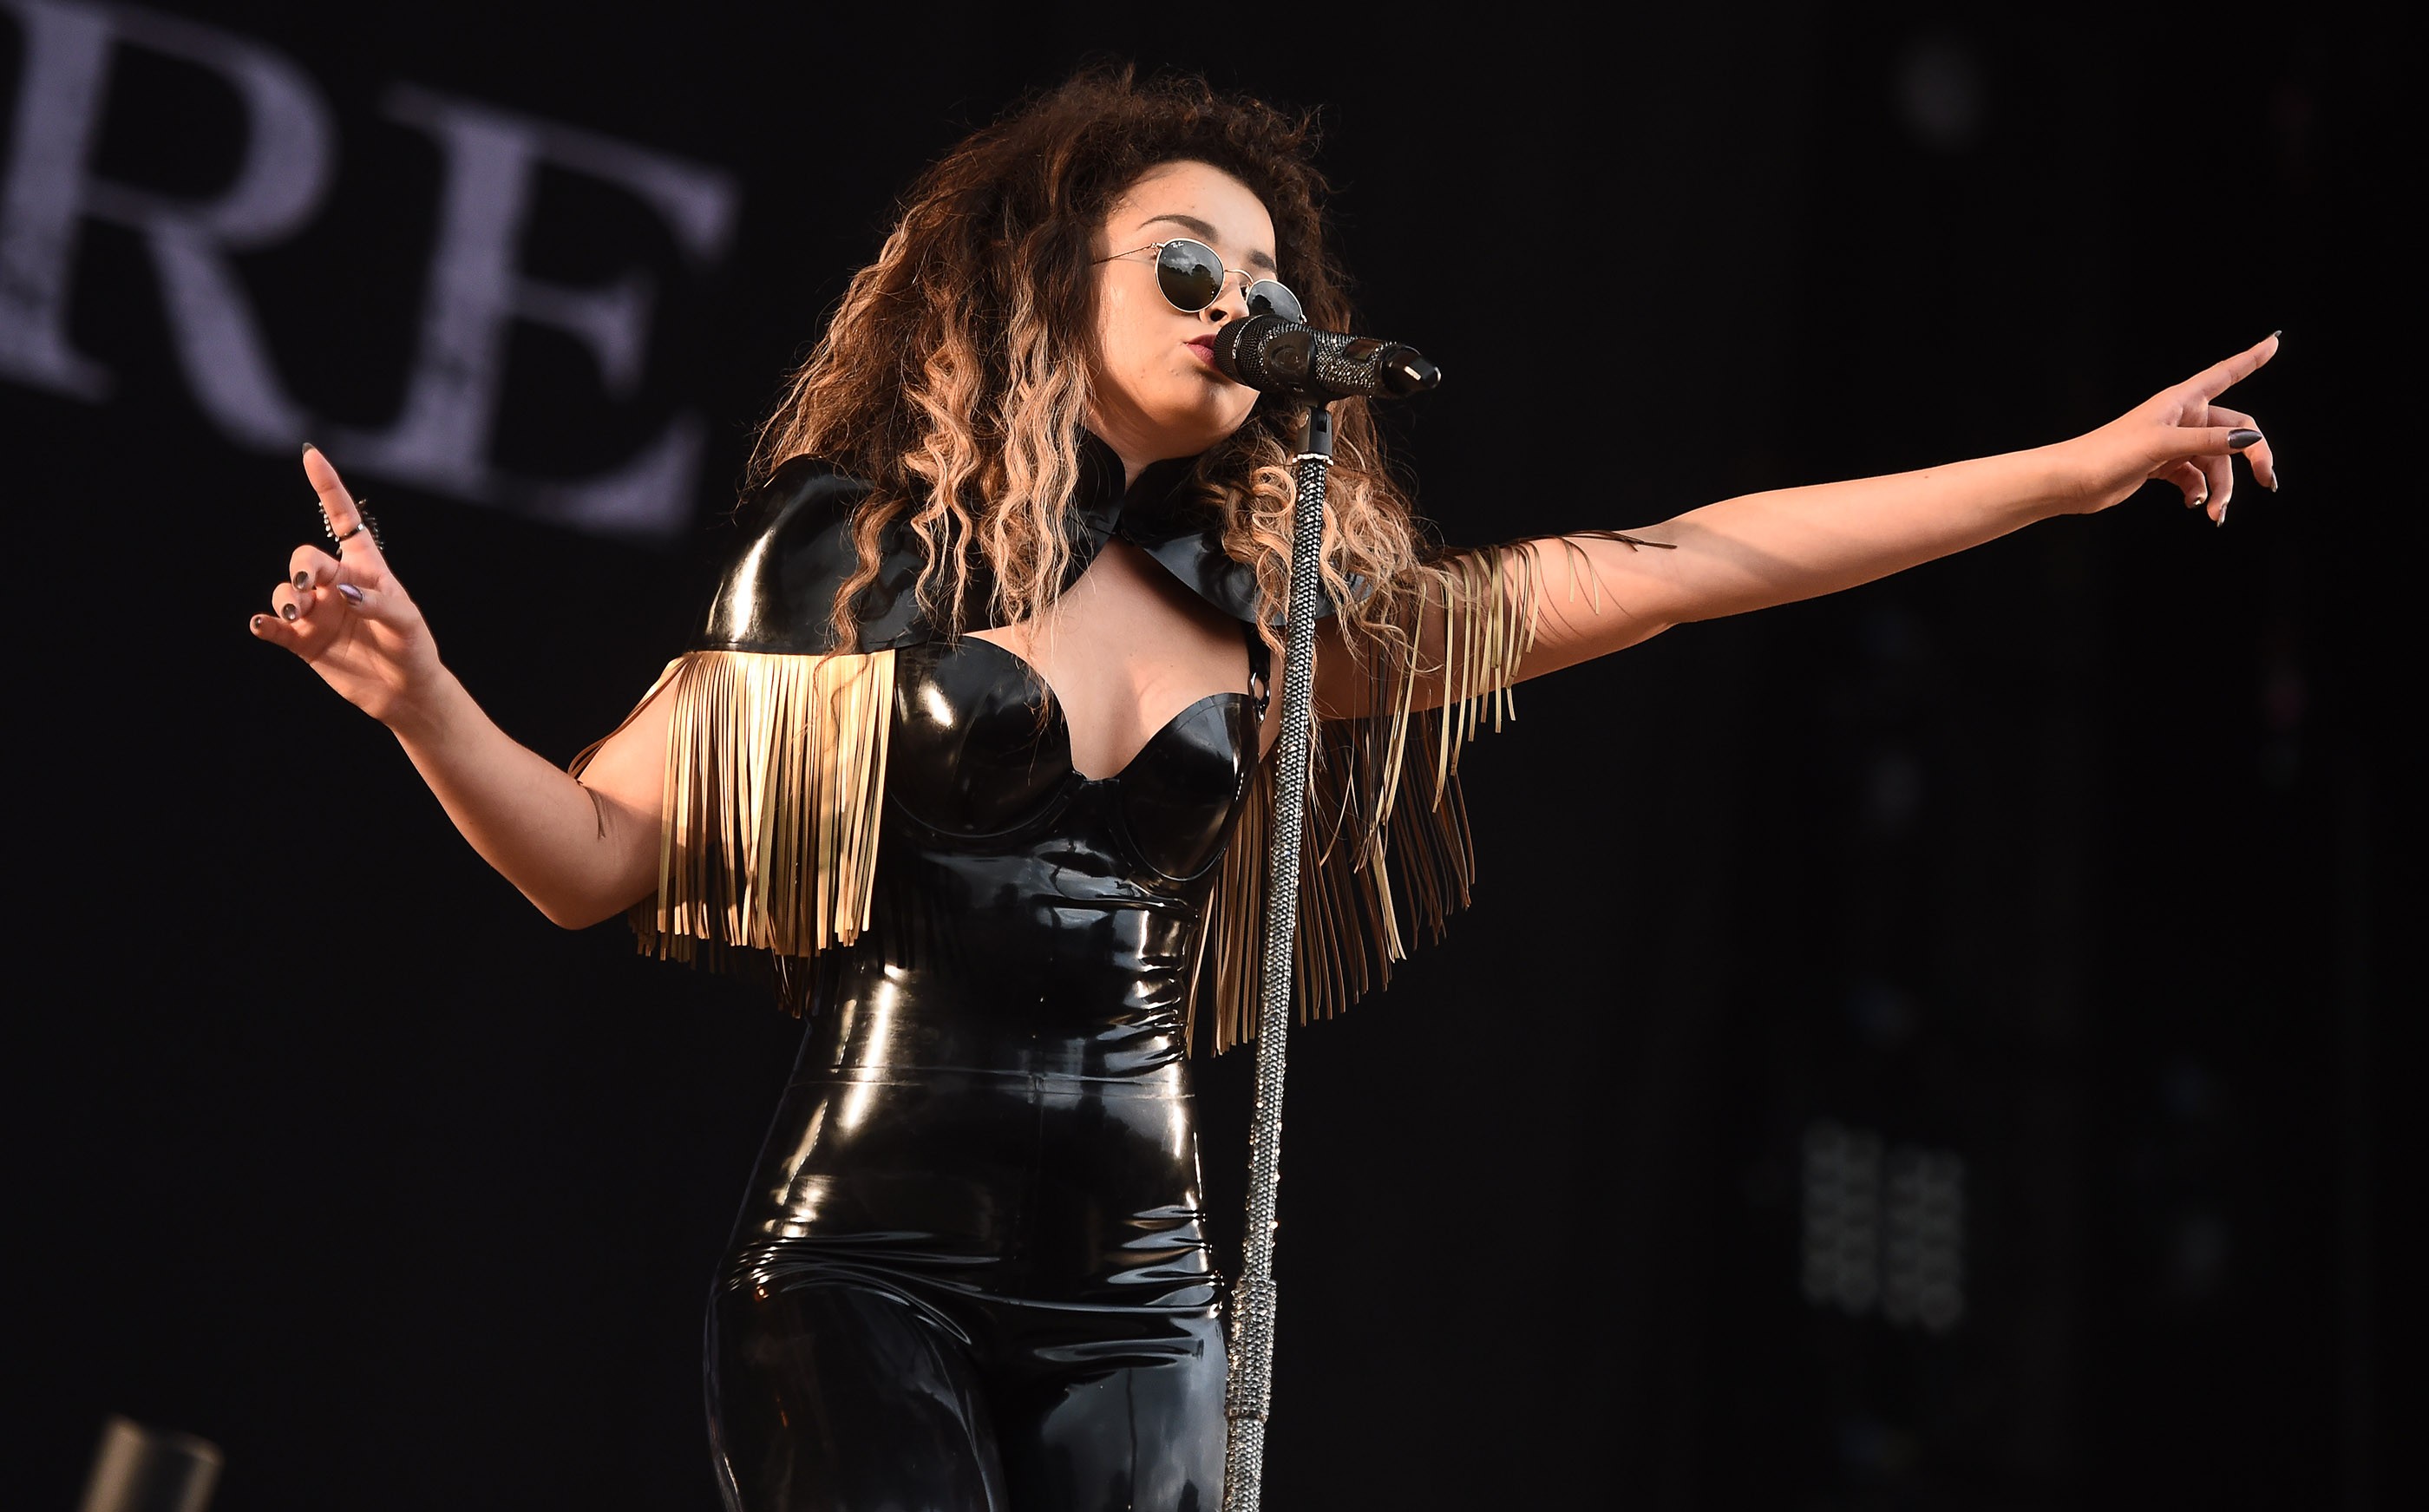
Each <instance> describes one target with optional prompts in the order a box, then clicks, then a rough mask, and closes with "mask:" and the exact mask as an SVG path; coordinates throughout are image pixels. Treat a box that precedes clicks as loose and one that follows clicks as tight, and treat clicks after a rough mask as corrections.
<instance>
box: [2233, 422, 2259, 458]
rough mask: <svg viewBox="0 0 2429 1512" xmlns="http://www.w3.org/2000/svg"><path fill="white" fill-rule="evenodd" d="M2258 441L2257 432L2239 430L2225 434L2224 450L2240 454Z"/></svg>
mask: <svg viewBox="0 0 2429 1512" xmlns="http://www.w3.org/2000/svg"><path fill="white" fill-rule="evenodd" d="M2259 439H2260V433H2259V432H2258V431H2255V430H2250V429H2244V428H2239V429H2236V430H2232V431H2229V432H2227V433H2226V449H2227V450H2228V451H2230V452H2240V451H2242V450H2243V449H2244V448H2245V447H2247V446H2251V445H2253V444H2254V443H2256V442H2257V441H2258V440H2259Z"/></svg>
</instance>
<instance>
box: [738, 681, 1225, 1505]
mask: <svg viewBox="0 0 2429 1512" xmlns="http://www.w3.org/2000/svg"><path fill="white" fill-rule="evenodd" d="M1244 638H1245V639H1246V640H1248V643H1249V650H1248V660H1249V661H1250V664H1251V667H1252V679H1251V685H1252V687H1255V688H1258V689H1262V684H1263V666H1262V657H1263V647H1262V644H1261V643H1258V642H1256V640H1255V637H1254V636H1253V635H1252V634H1251V635H1247V636H1245V637H1244ZM1263 701H1264V699H1263V696H1262V692H1261V691H1260V692H1257V693H1217V694H1215V695H1212V696H1210V697H1208V698H1203V699H1200V700H1198V702H1197V703H1195V704H1193V705H1191V706H1190V707H1189V708H1187V709H1185V710H1183V711H1181V714H1180V715H1177V716H1176V717H1175V718H1174V719H1173V720H1172V721H1171V722H1170V723H1168V724H1166V725H1165V727H1164V729H1163V730H1161V731H1158V732H1157V733H1156V734H1155V736H1154V737H1153V738H1152V739H1150V740H1149V741H1148V744H1147V745H1146V747H1145V748H1142V749H1141V750H1140V751H1139V752H1138V754H1137V755H1136V756H1135V757H1134V758H1132V761H1131V762H1130V764H1128V765H1127V766H1126V767H1124V769H1123V770H1122V771H1121V772H1119V773H1117V774H1115V775H1114V776H1112V777H1109V778H1105V779H1102V780H1098V781H1090V780H1088V779H1085V778H1082V776H1080V774H1079V773H1077V772H1076V771H1074V770H1073V769H1072V766H1071V764H1070V755H1069V752H1070V742H1069V733H1068V731H1067V730H1066V728H1065V727H1064V725H1063V718H1062V715H1061V713H1060V711H1059V709H1058V708H1057V707H1056V706H1055V705H1054V703H1053V701H1052V699H1051V698H1050V695H1049V693H1048V692H1047V690H1046V689H1045V688H1044V687H1043V686H1042V684H1041V683H1040V682H1038V680H1037V679H1036V677H1035V676H1034V675H1033V672H1032V671H1031V669H1030V668H1029V666H1027V664H1026V663H1024V662H1022V661H1021V659H1020V658H1018V657H1017V656H1016V655H1014V654H1013V653H1011V652H1010V651H1007V650H1005V649H1001V648H1000V647H997V646H995V645H993V644H992V643H990V642H987V641H983V640H978V639H975V638H968V637H965V638H963V639H961V640H958V641H950V642H949V641H943V640H929V639H924V638H923V639H919V640H914V641H912V642H909V643H907V645H906V646H905V649H901V650H899V651H898V655H897V661H896V669H895V708H894V715H893V725H892V730H891V731H890V751H889V756H888V772H887V779H886V781H887V788H886V804H885V815H884V826H885V828H884V837H883V840H882V843H881V848H880V858H881V859H880V863H879V872H878V885H877V895H876V902H875V906H874V912H873V918H872V925H871V928H870V929H869V930H868V931H867V932H866V933H864V934H863V935H862V936H861V937H860V939H859V941H858V943H857V944H855V945H852V946H850V947H847V948H842V949H838V950H835V951H832V952H829V953H828V954H826V955H823V956H821V957H819V958H818V963H817V968H816V969H817V971H818V993H817V1001H816V1008H815V1010H814V1012H813V1015H812V1018H811V1022H810V1026H809V1029H808V1033H807V1036H806V1039H805V1041H804V1044H803V1047H802V1051H801V1060H800V1063H799V1065H798V1067H797V1068H796V1071H795V1074H794V1076H793V1080H792V1082H791V1085H790V1086H789V1087H788V1089H787V1091H786V1093H785V1097H784V1100H783V1103H782V1105H781V1107H780V1109H779V1110H778V1113H777V1117H776V1121H775V1126H774V1127H773V1129H772V1130H771V1131H770V1133H769V1135H768V1142H767V1145H766V1147H765V1150H764V1151H763V1153H762V1155H761V1158H760V1161H759V1165H758V1168H757V1171H756V1173H755V1174H754V1175H753V1177H752V1183H751V1187H750V1191H749V1193H748V1195H747V1197H746V1199H745V1202H744V1206H743V1210H742V1213H741V1216H740V1219H739V1221H738V1223H737V1225H736V1229H735V1244H734V1249H733V1253H732V1254H731V1256H730V1257H729V1259H728V1262H727V1265H726V1268H725V1271H724V1274H722V1276H721V1277H720V1280H719V1286H718V1288H717V1290H716V1293H715V1297H714V1300H713V1303H712V1307H711V1313H710V1318H709V1338H708V1345H709V1357H708V1396H709V1421H710V1428H711V1434H712V1438H713V1439H714V1442H715V1447H716V1451H717V1455H718V1464H719V1470H720V1471H721V1473H722V1476H723V1482H722V1484H723V1487H724V1489H725V1492H726V1497H727V1504H728V1505H729V1506H731V1507H735V1508H738V1509H743V1512H779V1509H781V1512H856V1509H863V1508H867V1509H875V1508H893V1507H939V1508H942V1507H950V1508H991V1509H992V1508H1033V1509H1037V1512H1046V1509H1049V1508H1051V1509H1095V1508H1115V1507H1120V1508H1133V1507H1135V1508H1149V1507H1153V1508H1182V1507H1199V1508H1205V1509H1208V1512H1212V1509H1213V1508H1214V1507H1215V1505H1216V1504H1217V1503H1218V1502H1219V1500H1220V1495H1221V1486H1222V1471H1223V1449H1224V1428H1225V1424H1224V1418H1223V1385H1224V1364H1225V1356H1224V1340H1223V1333H1222V1327H1221V1322H1220V1317H1219V1305H1220V1298H1221V1280H1220V1277H1219V1275H1218V1274H1217V1273H1216V1272H1215V1267H1214V1264H1213V1261H1212V1259H1211V1257H1210V1256H1209V1254H1208V1249H1207V1243H1206V1238H1205V1234H1204V1228H1203V1219H1202V1214H1201V1211H1200V1202H1199V1190H1200V1189H1199V1182H1198V1147H1197V1136H1196V1132H1195V1126H1194V1123H1193V1119H1192V1114H1191V1094H1190V1090H1189V1083H1188V1074H1187V1067H1186V1061H1185V1055H1186V1048H1187V1047H1186V1044H1185V1042H1184V1036H1183V1020H1184V1012H1185V1010H1186V1007H1187V994H1188V992H1189V990H1190V985H1191V975H1192V969H1193V965H1194V962H1195V959H1196V955H1197V947H1198V927H1199V922H1200V918H1201V912H1202V907H1203V902H1204V893H1205V889H1206V887H1207V886H1208V885H1209V884H1210V883H1211V881H1212V877H1213V864H1214V862H1215V860H1216V858H1217V857H1218V856H1219V855H1220V853H1221V849H1222V844H1223V837H1224V836H1225V835H1226V834H1227V833H1228V832H1229V828H1230V824H1231V817H1232V814H1234V812H1235V811H1236V808H1237V806H1238V804H1239V803H1240V802H1241V801H1242V800H1243V796H1244V794H1245V792H1246V790H1247V787H1248V768H1249V764H1250V763H1251V762H1252V761H1253V759H1254V754H1253V753H1254V752H1255V750H1256V744H1255V742H1256V738H1257V729H1258V725H1259V723H1260V719H1261V715H1262V713H1263V709H1262V704H1263Z"/></svg>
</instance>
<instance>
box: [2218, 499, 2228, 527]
mask: <svg viewBox="0 0 2429 1512" xmlns="http://www.w3.org/2000/svg"><path fill="white" fill-rule="evenodd" d="M2218 522H2219V523H2220V524H2222V525H2223V524H2225V523H2226V505H2224V504H2221V505H2219V506H2218Z"/></svg>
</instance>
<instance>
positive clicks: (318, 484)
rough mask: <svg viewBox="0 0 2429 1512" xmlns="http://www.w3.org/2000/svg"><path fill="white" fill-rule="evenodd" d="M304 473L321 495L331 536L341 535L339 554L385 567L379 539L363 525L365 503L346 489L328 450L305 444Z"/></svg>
mask: <svg viewBox="0 0 2429 1512" xmlns="http://www.w3.org/2000/svg"><path fill="white" fill-rule="evenodd" d="M304 476H305V478H306V480H307V481H308V482H309V483H310V484H311V485H312V491H313V493H315V494H317V495H319V496H320V500H321V514H322V518H324V519H325V520H326V521H327V523H328V527H329V534H330V535H331V536H333V537H337V538H338V554H339V556H341V557H343V558H344V559H345V560H346V561H347V562H349V563H354V564H357V565H359V566H361V567H363V568H365V569H366V570H367V571H370V572H377V571H378V570H380V569H381V568H382V567H385V566H386V565H387V564H386V561H385V559H384V558H383V557H382V555H381V553H380V549H379V542H378V541H377V540H376V539H375V538H374V537H373V536H372V533H371V532H370V531H368V530H365V529H363V528H362V527H363V512H362V508H361V506H360V505H358V504H357V503H355V498H354V496H353V495H352V494H350V493H348V492H346V485H345V482H344V480H343V479H341V478H339V476H338V469H337V468H336V467H335V466H333V465H332V464H331V463H330V461H329V458H328V455H327V453H325V452H322V450H321V449H320V448H319V447H317V446H314V445H313V444H312V443H311V442H309V441H306V442H305V443H304Z"/></svg>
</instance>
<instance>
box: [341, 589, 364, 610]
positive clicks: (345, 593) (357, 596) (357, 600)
mask: <svg viewBox="0 0 2429 1512" xmlns="http://www.w3.org/2000/svg"><path fill="white" fill-rule="evenodd" d="M338 597H339V598H340V599H343V600H346V602H348V603H350V604H352V605H354V606H355V608H357V609H360V608H361V607H362V606H363V590H362V589H360V588H357V587H355V585H354V584H353V583H339V584H338Z"/></svg>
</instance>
